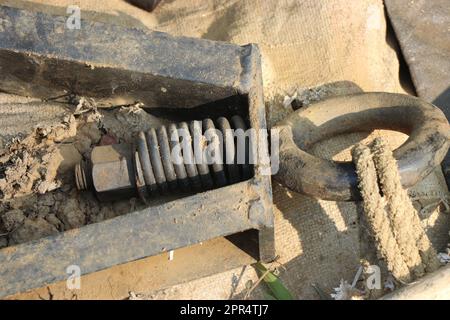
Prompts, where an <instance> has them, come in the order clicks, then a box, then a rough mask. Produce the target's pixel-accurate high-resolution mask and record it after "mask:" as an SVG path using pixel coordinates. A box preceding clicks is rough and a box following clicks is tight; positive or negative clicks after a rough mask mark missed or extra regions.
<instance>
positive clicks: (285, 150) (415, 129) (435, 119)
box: [274, 92, 450, 201]
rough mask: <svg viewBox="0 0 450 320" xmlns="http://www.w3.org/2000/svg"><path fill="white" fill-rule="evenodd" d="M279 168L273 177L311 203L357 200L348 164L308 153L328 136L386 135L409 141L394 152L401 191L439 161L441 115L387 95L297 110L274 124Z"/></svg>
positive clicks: (444, 136)
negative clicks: (380, 132) (383, 131)
mask: <svg viewBox="0 0 450 320" xmlns="http://www.w3.org/2000/svg"><path fill="white" fill-rule="evenodd" d="M275 128H277V129H278V130H279V134H280V145H279V157H280V167H279V171H278V173H277V174H276V175H275V176H274V178H275V180H277V181H279V182H280V183H281V184H283V185H285V186H286V187H288V188H290V189H292V190H294V191H296V192H299V193H302V194H305V195H308V196H312V197H316V198H320V199H325V200H335V201H351V200H359V199H360V194H359V191H358V186H357V183H358V179H357V175H356V172H355V166H354V165H353V163H351V162H338V161H331V160H325V159H321V158H318V157H316V156H313V155H312V154H310V153H308V149H309V148H310V147H311V146H312V145H314V144H315V143H317V142H320V141H322V140H325V139H328V138H331V137H333V136H336V135H339V134H343V133H350V132H358V131H365V132H367V131H372V130H375V129H386V130H395V131H400V132H403V133H405V134H408V135H409V138H408V140H407V141H406V142H405V143H403V144H402V145H401V146H400V147H399V148H397V149H396V150H395V151H394V157H395V159H396V160H397V164H398V168H399V172H400V175H401V181H402V184H403V187H405V188H409V187H412V186H414V185H415V184H416V183H418V182H419V181H421V180H422V179H423V178H425V177H426V176H427V175H428V174H430V173H431V171H432V170H433V169H434V168H435V167H436V166H438V165H439V164H440V163H441V162H442V160H443V159H444V157H445V155H446V153H447V151H448V148H449V141H450V128H449V124H448V121H447V119H446V117H445V115H444V114H443V112H442V111H441V110H440V109H438V108H437V107H435V106H433V105H432V104H430V103H427V102H425V101H423V100H420V99H418V98H415V97H412V96H408V95H403V94H393V93H381V92H380V93H378V92H374V93H360V94H353V95H347V96H339V97H335V98H330V99H327V100H324V101H321V102H318V103H315V104H313V105H311V106H309V107H307V108H304V109H299V110H297V111H295V112H294V113H292V114H291V115H289V116H288V117H287V118H286V119H284V120H283V121H281V122H279V123H278V124H277V125H276V126H275Z"/></svg>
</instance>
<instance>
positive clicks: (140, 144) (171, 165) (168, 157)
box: [134, 116, 252, 199]
mask: <svg viewBox="0 0 450 320" xmlns="http://www.w3.org/2000/svg"><path fill="white" fill-rule="evenodd" d="M230 122H231V123H230ZM210 129H218V130H219V131H220V132H221V133H222V138H223V139H219V138H218V137H217V134H216V133H215V132H216V131H215V130H210ZM230 129H234V130H239V129H241V130H243V132H245V131H246V130H247V126H246V125H245V122H244V120H243V119H242V118H241V117H240V116H233V117H232V118H231V119H230V121H228V120H227V119H226V118H224V117H220V118H218V119H217V121H216V124H214V122H213V121H212V120H211V119H209V118H208V119H204V120H202V121H198V120H193V121H190V122H189V123H187V122H180V123H178V124H169V125H168V126H167V127H166V126H161V127H159V128H157V129H155V128H151V129H150V130H148V131H147V132H143V131H141V132H139V134H138V136H137V138H136V141H135V152H134V157H135V159H134V165H135V174H136V184H137V188H138V192H139V195H140V196H141V198H143V199H145V198H147V197H148V196H151V195H155V194H166V193H168V192H169V191H178V190H180V189H181V190H182V191H184V192H188V191H191V190H193V189H194V190H195V191H198V190H209V189H212V188H219V187H223V186H226V185H229V184H233V183H236V182H239V181H243V180H246V179H249V178H250V177H251V175H252V167H251V166H250V164H249V161H248V159H249V149H250V141H249V140H248V138H246V139H245V146H240V147H241V148H242V147H244V148H245V161H244V163H241V164H238V163H237V152H238V151H237V148H238V146H237V143H236V141H235V137H234V135H233V133H232V131H231V130H230ZM179 130H182V131H179ZM179 132H183V134H182V135H181V136H180V135H179V134H178V133H179ZM214 135H215V136H216V137H214ZM169 137H170V138H169ZM216 138H217V140H216ZM183 139H188V140H187V141H185V140H183ZM205 141H209V144H208V145H204V144H205ZM216 141H218V142H219V143H216ZM207 146H208V147H209V148H211V149H210V150H213V152H212V156H216V157H219V159H221V161H218V162H213V163H211V164H207V163H204V162H201V161H200V162H198V161H195V160H196V159H197V158H196V153H195V152H194V151H198V150H202V148H205V147H207ZM181 147H182V148H181ZM176 148H177V149H176ZM177 150H182V152H181V151H180V152H179V153H178V156H179V157H181V159H183V160H186V159H188V160H191V161H187V162H186V161H181V163H179V162H177V161H175V162H174V161H172V155H173V152H175V154H177ZM241 150H242V149H241ZM216 152H220V153H219V154H215V153H216ZM216 159H217V158H216Z"/></svg>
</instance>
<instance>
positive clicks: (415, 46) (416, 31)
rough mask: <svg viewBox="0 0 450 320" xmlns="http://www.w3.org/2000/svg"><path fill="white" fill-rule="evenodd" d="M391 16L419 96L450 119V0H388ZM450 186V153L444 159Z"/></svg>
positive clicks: (389, 14)
mask: <svg viewBox="0 0 450 320" xmlns="http://www.w3.org/2000/svg"><path fill="white" fill-rule="evenodd" d="M385 5H386V8H387V12H388V16H389V19H390V21H391V22H392V25H393V28H394V31H395V35H396V36H397V38H398V41H399V43H400V48H401V51H402V53H403V56H404V57H405V60H406V62H407V64H408V67H409V71H410V73H411V77H412V81H413V83H414V86H415V88H416V91H417V94H418V96H419V97H421V98H422V99H424V100H426V101H428V102H431V103H433V104H434V105H436V106H438V107H439V108H441V109H442V111H444V113H445V115H446V116H447V119H449V120H450V59H449V56H450V31H449V26H450V5H449V2H448V0H433V1H426V0H420V1H409V0H385ZM443 169H444V174H445V176H446V179H447V185H448V186H449V187H450V153H449V154H447V156H446V157H445V159H444V163H443Z"/></svg>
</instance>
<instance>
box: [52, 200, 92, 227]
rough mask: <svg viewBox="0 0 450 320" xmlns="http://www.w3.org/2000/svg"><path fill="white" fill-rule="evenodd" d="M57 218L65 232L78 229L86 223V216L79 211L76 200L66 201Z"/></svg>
mask: <svg viewBox="0 0 450 320" xmlns="http://www.w3.org/2000/svg"><path fill="white" fill-rule="evenodd" d="M57 216H58V218H59V219H60V220H61V221H62V222H63V223H64V226H65V229H66V230H68V229H73V228H79V227H81V226H83V225H84V224H85V223H86V216H85V215H84V213H83V212H82V211H81V210H80V205H79V203H78V201H77V200H76V199H68V200H67V202H66V203H65V204H64V206H62V207H61V210H60V211H59V212H58V214H57Z"/></svg>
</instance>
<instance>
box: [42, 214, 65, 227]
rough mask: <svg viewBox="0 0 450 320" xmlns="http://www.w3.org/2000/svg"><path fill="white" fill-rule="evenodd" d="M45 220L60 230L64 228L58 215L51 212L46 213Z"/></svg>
mask: <svg viewBox="0 0 450 320" xmlns="http://www.w3.org/2000/svg"><path fill="white" fill-rule="evenodd" d="M45 220H47V221H48V223H50V224H51V225H53V226H54V227H55V228H57V229H58V230H60V231H63V230H64V224H63V223H62V222H61V220H59V219H58V217H57V216H56V215H54V214H53V213H51V214H48V215H47V216H46V217H45Z"/></svg>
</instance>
